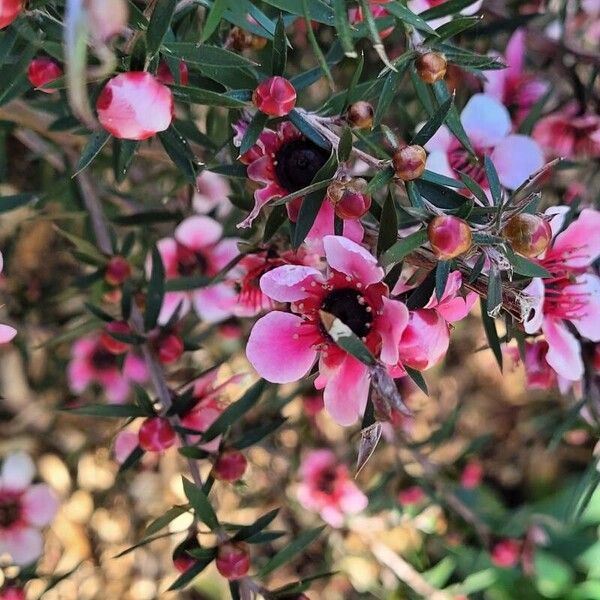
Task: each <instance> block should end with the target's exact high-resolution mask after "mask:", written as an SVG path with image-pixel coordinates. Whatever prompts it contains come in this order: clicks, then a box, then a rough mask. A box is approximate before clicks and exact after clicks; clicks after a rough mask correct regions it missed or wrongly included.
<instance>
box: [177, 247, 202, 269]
mask: <svg viewBox="0 0 600 600" xmlns="http://www.w3.org/2000/svg"><path fill="white" fill-rule="evenodd" d="M207 268H208V262H207V260H206V258H205V257H204V256H203V255H202V254H200V253H199V252H194V250H192V249H191V248H188V247H187V246H184V245H183V244H177V272H178V273H179V274H180V275H181V276H182V277H190V276H191V275H204V274H206V271H207Z"/></svg>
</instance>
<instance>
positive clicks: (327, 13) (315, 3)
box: [265, 0, 334, 25]
mask: <svg viewBox="0 0 600 600" xmlns="http://www.w3.org/2000/svg"><path fill="white" fill-rule="evenodd" d="M265 2H266V3H267V4H270V5H271V6H274V7H275V8H279V9H280V10H283V11H285V12H287V13H290V14H292V15H298V16H299V17H303V16H304V14H303V11H302V7H301V3H300V2H298V0H265ZM308 8H309V10H310V17H311V19H313V20H314V21H317V22H318V23H324V24H325V25H333V24H334V15H333V10H332V9H331V8H330V7H329V6H327V4H325V2H322V0H308Z"/></svg>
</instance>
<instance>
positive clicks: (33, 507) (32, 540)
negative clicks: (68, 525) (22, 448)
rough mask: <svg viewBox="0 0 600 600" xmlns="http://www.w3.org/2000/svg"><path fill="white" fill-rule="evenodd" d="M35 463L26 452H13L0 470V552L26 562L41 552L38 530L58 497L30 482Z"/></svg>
mask: <svg viewBox="0 0 600 600" xmlns="http://www.w3.org/2000/svg"><path fill="white" fill-rule="evenodd" d="M34 475H35V466H34V464H33V461H32V460H31V458H29V456H27V454H25V453H23V452H15V453H14V454H10V455H9V456H7V457H6V459H5V460H4V463H3V464H2V469H1V470H0V554H3V553H5V552H6V553H8V554H10V555H11V557H12V560H13V562H14V563H15V564H17V565H27V564H29V563H31V562H33V561H34V560H36V559H37V558H39V557H40V555H41V554H42V545H43V539H42V534H41V532H40V529H42V528H43V527H45V526H46V525H48V524H49V523H50V521H52V519H53V518H54V515H55V514H56V511H57V510H58V499H57V498H56V496H55V495H54V492H53V491H52V490H51V489H50V487H49V486H47V485H46V484H43V483H38V484H35V485H32V484H31V482H32V480H33V477H34Z"/></svg>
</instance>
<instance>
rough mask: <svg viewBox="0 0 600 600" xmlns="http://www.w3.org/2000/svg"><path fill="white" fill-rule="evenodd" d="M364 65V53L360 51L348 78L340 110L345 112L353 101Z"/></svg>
mask: <svg viewBox="0 0 600 600" xmlns="http://www.w3.org/2000/svg"><path fill="white" fill-rule="evenodd" d="M364 66H365V55H364V54H363V53H362V52H361V54H360V58H359V59H358V64H357V65H356V68H355V69H354V73H352V79H351V80H350V84H349V85H348V90H347V92H346V96H345V98H344V104H343V106H342V110H341V111H340V112H345V111H346V110H347V109H348V106H350V104H352V102H354V96H353V94H354V92H355V90H356V89H357V88H358V85H359V83H358V82H359V81H360V76H361V75H362V72H363V68H364Z"/></svg>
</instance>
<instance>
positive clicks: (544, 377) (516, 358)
mask: <svg viewBox="0 0 600 600" xmlns="http://www.w3.org/2000/svg"><path fill="white" fill-rule="evenodd" d="M548 348H549V347H548V342H547V341H546V340H536V341H533V342H531V341H529V340H527V341H526V342H525V364H524V365H523V366H524V367H525V377H526V382H527V387H528V388H530V389H539V390H549V389H551V388H553V387H554V386H555V385H556V383H557V375H556V371H554V369H553V368H552V367H551V366H550V365H549V364H548V361H547V360H546V355H547V354H548ZM506 353H507V354H508V356H509V357H510V358H511V359H512V360H513V362H514V363H515V364H519V362H520V361H521V356H520V353H519V349H518V348H517V347H515V346H511V347H510V348H507V349H506Z"/></svg>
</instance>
